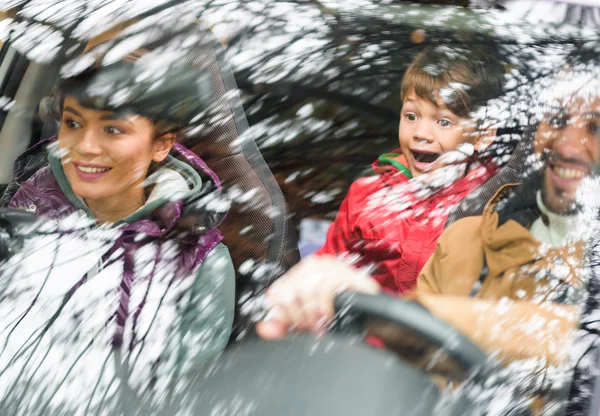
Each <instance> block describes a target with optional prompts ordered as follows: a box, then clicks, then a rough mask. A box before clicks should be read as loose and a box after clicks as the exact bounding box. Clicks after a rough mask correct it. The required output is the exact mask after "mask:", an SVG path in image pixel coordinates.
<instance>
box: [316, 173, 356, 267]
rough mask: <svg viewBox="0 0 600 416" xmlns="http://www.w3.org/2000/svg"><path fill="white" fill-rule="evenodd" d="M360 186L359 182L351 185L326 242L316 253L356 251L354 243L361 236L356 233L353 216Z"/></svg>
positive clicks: (335, 253) (334, 253) (333, 254)
mask: <svg viewBox="0 0 600 416" xmlns="http://www.w3.org/2000/svg"><path fill="white" fill-rule="evenodd" d="M359 186H360V183H359V182H354V183H353V184H352V186H351V187H350V190H349V191H348V194H347V195H346V197H345V198H344V200H343V201H342V205H340V209H339V210H338V213H337V215H336V217H335V221H334V222H333V224H331V226H330V227H329V231H327V239H326V240H325V244H323V247H321V248H320V249H319V250H317V251H316V252H315V255H317V256H319V255H331V256H339V255H343V254H348V253H352V252H355V251H356V247H354V243H355V242H356V241H357V237H359V236H357V235H356V232H355V230H354V218H352V217H353V214H355V213H356V211H357V210H356V206H355V203H354V201H355V200H356V198H357V195H358V194H359V192H358V188H359Z"/></svg>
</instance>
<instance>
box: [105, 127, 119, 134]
mask: <svg viewBox="0 0 600 416" xmlns="http://www.w3.org/2000/svg"><path fill="white" fill-rule="evenodd" d="M104 131H105V132H106V133H108V134H109V135H111V136H116V135H118V134H123V131H122V130H120V129H118V128H117V127H112V126H108V127H105V128H104Z"/></svg>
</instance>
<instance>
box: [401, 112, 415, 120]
mask: <svg viewBox="0 0 600 416" xmlns="http://www.w3.org/2000/svg"><path fill="white" fill-rule="evenodd" d="M404 117H406V119H407V120H408V121H417V115H416V114H415V113H406V114H405V115H404Z"/></svg>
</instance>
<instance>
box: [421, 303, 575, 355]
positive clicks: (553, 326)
mask: <svg viewBox="0 0 600 416" xmlns="http://www.w3.org/2000/svg"><path fill="white" fill-rule="evenodd" d="M417 300H418V301H419V302H420V303H421V304H422V305H424V306H425V307H426V308H427V309H428V310H429V311H430V312H431V313H432V314H434V315H436V316H437V317H438V318H441V319H442V320H444V321H446V322H447V323H448V324H450V325H452V326H453V327H454V328H456V329H457V330H458V331H459V332H462V333H463V334H465V335H467V336H468V337H469V338H470V339H471V341H473V342H474V343H476V344H477V345H479V346H480V347H481V348H482V349H484V350H485V351H488V352H489V353H497V354H498V358H499V359H500V360H501V361H503V362H505V363H509V362H511V361H513V360H523V359H529V358H544V359H545V360H547V362H548V363H549V364H561V363H564V362H565V361H566V360H567V359H568V358H569V350H570V347H571V344H572V342H573V337H574V335H575V328H576V323H577V317H578V310H577V309H578V308H577V307H575V306H570V305H559V304H554V303H550V302H547V303H545V304H534V303H531V302H527V301H512V302H504V303H503V302H499V301H497V300H482V299H477V298H466V297H463V296H449V295H428V294H420V295H419V296H418V298H417ZM532 328H535V331H532Z"/></svg>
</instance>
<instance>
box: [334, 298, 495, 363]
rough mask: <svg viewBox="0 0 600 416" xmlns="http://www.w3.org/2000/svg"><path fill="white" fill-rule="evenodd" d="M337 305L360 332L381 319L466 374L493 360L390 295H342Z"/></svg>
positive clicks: (443, 324)
mask: <svg viewBox="0 0 600 416" xmlns="http://www.w3.org/2000/svg"><path fill="white" fill-rule="evenodd" d="M334 306H335V309H336V315H340V316H344V315H346V314H349V315H351V316H355V317H357V318H358V324H359V329H363V330H364V329H366V326H367V322H368V321H370V320H378V321H384V322H388V323H391V324H393V325H394V326H396V327H398V328H399V329H408V330H410V331H411V332H413V333H414V334H416V335H418V336H419V337H420V338H422V339H423V340H425V341H426V342H427V343H428V344H430V345H431V346H432V347H439V348H440V349H442V350H443V351H444V352H445V353H446V354H447V355H448V356H449V357H450V358H452V359H453V360H454V361H455V362H456V363H457V364H459V365H460V366H461V367H462V370H464V371H465V372H470V371H472V370H475V369H482V368H485V367H486V366H487V365H489V364H490V357H489V356H488V355H487V354H486V353H485V352H484V351H483V350H481V348H479V347H478V346H477V345H475V344H474V343H473V342H471V340H469V339H468V338H467V337H466V336H464V335H463V334H462V333H460V332H458V331H457V330H456V329H454V328H453V327H452V326H450V325H448V324H447V323H446V322H444V321H442V320H441V319H439V318H437V317H436V316H434V315H433V314H432V313H431V312H429V311H428V310H427V309H426V308H424V307H423V306H421V304H419V303H417V302H415V301H412V300H406V299H402V298H399V297H396V296H390V295H387V294H380V295H367V294H364V293H354V292H343V293H340V294H338V295H337V296H336V297H335V300H334Z"/></svg>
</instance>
